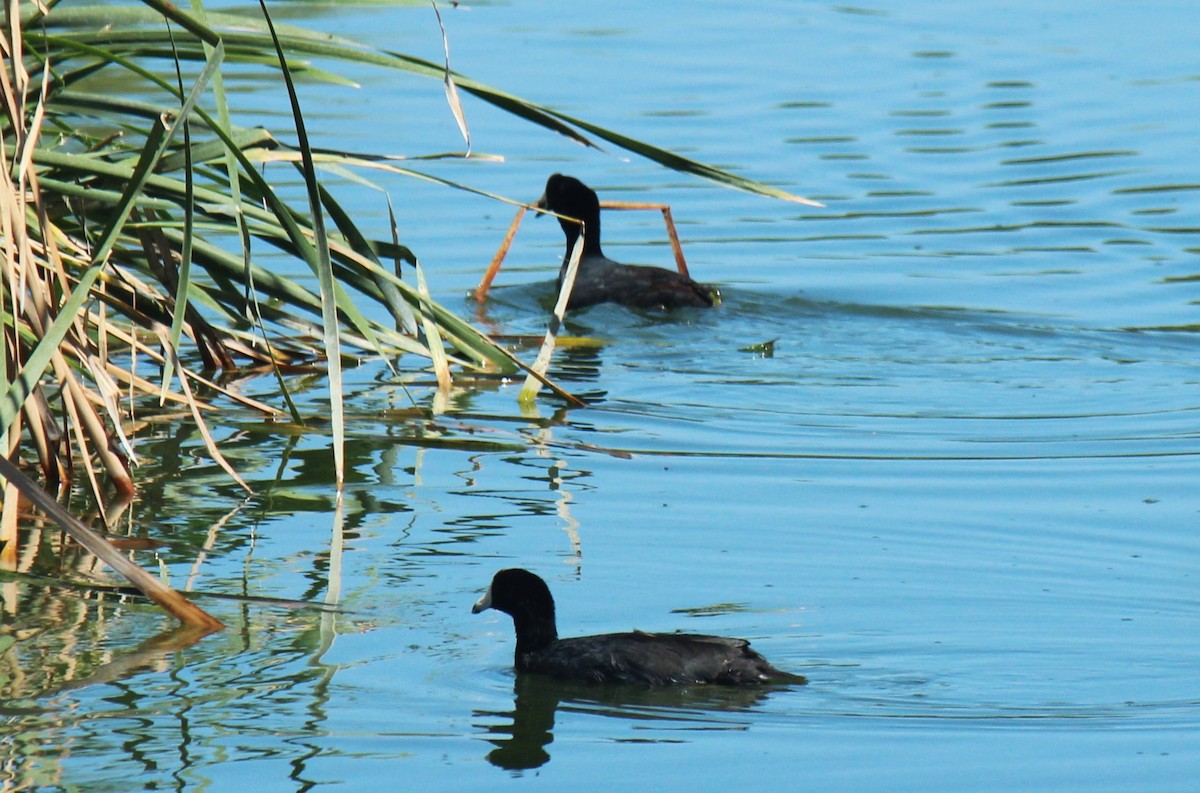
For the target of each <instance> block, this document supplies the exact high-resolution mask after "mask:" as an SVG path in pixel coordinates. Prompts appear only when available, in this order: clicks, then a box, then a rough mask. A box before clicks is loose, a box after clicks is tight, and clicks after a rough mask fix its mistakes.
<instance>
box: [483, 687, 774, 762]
mask: <svg viewBox="0 0 1200 793" xmlns="http://www.w3.org/2000/svg"><path fill="white" fill-rule="evenodd" d="M787 690H788V689H786V688H772V687H733V686H669V687H660V688H644V687H641V686H625V685H590V684H587V683H576V682H572V681H563V680H558V679H555V678H552V677H547V676H545V675H540V674H534V673H524V672H523V673H518V674H517V675H516V679H515V681H514V683H513V709H512V710H511V711H487V710H478V711H475V713H474V716H475V718H477V719H478V718H482V719H488V720H492V719H497V720H499V722H498V723H494V724H477V725H476V726H477V727H480V728H482V729H484V730H485V731H486V732H487V740H488V742H489V743H491V744H493V745H494V747H495V748H494V749H492V750H491V751H490V752H488V754H487V760H488V762H489V763H491V764H492V765H494V766H496V767H497V768H503V769H505V770H508V771H526V770H529V769H532V768H539V767H540V766H543V765H545V764H546V763H547V762H549V760H550V751H549V749H548V747H549V746H550V744H551V743H553V742H554V720H555V715H556V713H557V711H559V710H560V709H561V710H562V711H563V712H564V713H580V714H591V715H594V716H608V717H610V718H613V719H624V720H626V721H629V722H636V723H641V724H642V725H645V726H648V725H649V724H650V723H655V724H656V725H657V728H659V729H669V728H670V727H671V726H672V725H675V726H680V727H682V726H683V725H685V724H686V725H688V726H689V727H694V726H695V725H697V724H702V725H704V726H705V727H706V728H707V729H725V730H739V731H740V730H748V729H750V724H751V720H750V718H749V716H748V715H747V714H746V712H747V711H749V710H751V709H753V708H754V707H755V706H756V705H758V704H760V703H762V702H763V701H765V700H766V698H767V697H769V696H772V695H776V694H780V693H782V692H785V691H787ZM640 740H646V741H651V742H652V741H655V740H663V741H664V742H665V741H679V740H682V739H681V738H680V737H679V734H677V733H676V734H673V735H671V736H670V737H669V738H668V737H663V738H661V739H657V738H653V737H647V736H642V737H641V738H640Z"/></svg>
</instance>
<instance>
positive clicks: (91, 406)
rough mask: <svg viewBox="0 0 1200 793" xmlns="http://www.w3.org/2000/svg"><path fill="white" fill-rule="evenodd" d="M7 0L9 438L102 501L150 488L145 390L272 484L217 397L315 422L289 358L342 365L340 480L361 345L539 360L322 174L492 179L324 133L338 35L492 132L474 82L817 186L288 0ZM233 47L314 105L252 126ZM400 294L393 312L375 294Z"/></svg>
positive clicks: (413, 353)
mask: <svg viewBox="0 0 1200 793" xmlns="http://www.w3.org/2000/svg"><path fill="white" fill-rule="evenodd" d="M18 10H19V11H20V15H17V12H18ZM5 12H6V17H5V19H4V30H3V51H2V53H0V55H2V57H3V60H4V68H3V82H0V92H2V94H3V96H2V97H0V99H2V100H3V106H4V107H3V112H4V115H5V121H4V128H3V145H2V147H0V267H2V268H3V272H2V273H0V302H2V313H0V321H2V324H3V333H0V345H2V346H3V360H4V367H3V369H2V370H0V377H2V378H3V379H2V380H0V392H2V395H0V433H2V434H0V444H2V446H3V448H2V449H0V454H3V456H4V457H6V458H11V459H13V460H14V461H16V460H18V459H23V461H24V462H25V463H26V464H29V463H32V462H34V461H36V464H37V466H38V468H39V470H40V473H41V478H42V481H43V482H44V484H45V486H46V487H47V488H48V489H49V490H50V491H51V492H54V491H57V490H61V489H63V488H65V487H66V486H68V485H70V484H71V483H72V482H74V481H75V480H77V479H80V478H81V477H80V475H79V474H77V473H76V472H77V471H82V472H83V477H85V478H86V480H87V482H88V483H89V485H90V491H91V493H92V495H93V497H94V498H95V500H96V501H97V503H98V504H100V505H101V506H103V504H104V502H105V501H106V500H116V501H121V500H123V499H127V498H128V497H129V496H130V495H131V494H132V493H133V490H134V482H133V479H132V477H131V475H130V468H131V464H132V462H133V461H135V460H136V453H135V449H134V443H133V442H132V433H133V431H134V430H133V429H132V428H131V425H130V418H131V415H132V411H133V408H134V406H135V405H136V406H137V408H138V410H139V411H141V412H142V413H145V412H146V411H147V410H152V409H156V408H155V406H156V405H157V406H159V407H162V406H169V407H170V409H172V410H176V411H177V410H179V409H181V408H185V409H186V410H187V411H188V413H190V416H191V420H192V421H193V422H194V423H195V425H196V427H197V428H198V429H199V431H200V434H201V436H202V437H203V438H204V442H205V444H206V446H207V448H208V453H209V454H210V455H211V457H212V458H213V459H215V460H216V461H217V462H218V463H220V464H221V466H222V467H223V468H225V470H226V471H227V472H228V474H229V476H231V477H232V478H233V479H235V480H236V481H238V482H239V483H241V484H242V486H243V487H246V489H247V490H249V488H248V486H246V485H245V484H244V483H242V480H241V479H240V477H239V475H238V473H237V471H236V470H235V469H234V468H233V466H231V465H230V464H229V463H227V462H225V460H224V458H223V457H222V455H221V452H220V449H219V448H218V446H217V443H216V442H215V441H214V440H213V437H212V435H211V434H210V433H209V431H208V429H207V425H206V418H205V417H206V415H207V416H209V418H208V419H207V421H212V418H211V417H212V416H214V415H219V414H217V413H215V411H213V410H212V409H211V408H212V405H211V404H210V401H211V400H212V399H213V398H214V397H215V398H226V399H229V400H233V401H236V402H239V403H241V404H243V405H245V406H247V407H249V408H251V409H253V410H257V411H260V412H261V413H263V414H264V415H265V416H268V417H271V418H277V419H280V420H291V421H292V422H294V423H295V424H297V425H303V424H304V420H305V417H304V416H302V415H300V413H299V411H298V410H297V408H296V407H295V406H294V405H293V403H292V400H291V399H290V398H289V394H288V391H287V385H286V380H285V378H284V377H283V375H284V374H285V373H287V372H290V371H296V370H300V369H304V368H311V367H315V366H321V367H326V368H327V374H328V378H329V393H330V416H329V418H330V425H331V427H332V431H333V447H334V459H335V461H336V464H335V467H336V469H337V477H338V481H339V482H340V481H341V480H342V477H343V463H342V459H341V448H342V445H343V432H344V418H343V414H342V409H341V404H340V399H341V396H340V394H341V386H342V383H341V365H342V361H343V358H344V357H347V359H349V356H357V355H372V356H379V357H381V358H382V359H383V360H385V361H388V362H389V363H388V365H389V366H394V367H404V368H413V367H414V366H415V367H419V368H422V369H426V368H430V369H432V370H433V371H434V372H435V373H436V376H437V381H438V383H439V385H440V386H442V387H445V386H447V385H448V384H449V383H450V379H451V377H452V372H453V371H454V370H467V371H471V372H472V373H477V372H495V373H513V372H515V371H517V370H518V369H520V368H524V365H523V364H521V363H520V362H519V361H517V360H516V359H515V358H514V357H513V356H512V355H511V354H510V353H508V352H507V351H506V350H504V349H503V348H501V347H500V346H498V345H497V344H496V343H494V342H493V341H492V340H491V339H489V338H488V337H487V336H486V335H485V334H483V333H482V332H480V331H478V330H476V329H475V328H473V327H472V326H471V325H470V324H469V323H467V322H465V321H463V320H462V319H460V318H459V317H457V316H455V315H454V314H453V313H452V312H450V311H449V310H447V309H446V308H444V307H442V306H440V305H438V304H437V303H436V302H435V301H433V300H431V299H430V297H429V294H428V292H427V291H426V290H425V289H424V282H423V277H422V274H421V271H420V268H419V265H418V261H417V257H416V256H415V255H414V253H413V252H412V251H410V250H409V249H408V248H406V247H405V246H404V245H403V244H401V242H400V241H399V240H397V239H395V238H394V235H393V239H390V240H378V239H370V238H369V237H368V235H366V234H365V233H364V232H363V231H362V230H361V229H359V228H358V226H356V225H355V223H354V221H353V220H352V219H351V218H350V217H349V215H348V214H347V213H346V212H345V211H344V210H343V209H342V208H341V206H339V204H338V202H337V201H336V200H335V199H334V197H333V196H332V195H331V194H330V193H329V192H328V191H327V190H326V189H325V188H324V187H323V186H322V184H321V182H320V181H319V179H318V176H317V174H318V170H319V169H320V168H322V167H336V168H339V169H344V168H346V167H353V166H362V167H364V168H371V169H377V170H378V169H383V170H387V171H391V172H394V173H398V174H403V175H406V176H410V177H412V178H420V179H427V180H433V181H439V182H442V183H443V184H445V185H446V186H447V187H449V188H456V189H466V190H471V189H472V188H470V187H467V186H465V185H462V184H453V183H449V182H444V181H443V180H440V179H436V178H434V177H431V176H428V175H426V174H422V173H420V172H418V171H415V170H412V169H411V168H410V167H408V166H407V165H401V164H400V163H401V162H402V160H401V158H395V157H389V158H384V157H374V156H365V155H358V154H351V153H346V152H336V151H330V150H327V149H321V148H319V147H317V146H314V145H311V144H310V141H309V140H308V139H307V136H306V134H305V129H304V119H303V113H302V107H301V105H300V103H299V101H298V100H297V98H296V93H295V91H294V88H293V85H292V79H293V75H295V74H303V76H304V77H305V79H309V80H334V81H336V80H338V79H339V78H338V77H337V76H336V75H335V74H334V73H332V72H330V71H326V70H324V69H321V68H319V67H318V66H316V65H315V63H314V59H320V60H325V61H331V62H338V61H341V62H353V63H355V64H359V65H367V66H372V67H375V68H383V69H398V70H403V71H406V72H410V73H413V74H416V75H420V76H424V77H431V78H435V79H438V80H442V81H444V83H445V85H446V93H447V98H448V100H449V104H450V109H451V111H453V113H454V115H455V117H456V118H457V119H458V121H459V124H460V128H461V129H462V130H463V133H464V137H466V138H467V140H468V141H469V136H468V135H467V127H466V121H465V117H464V115H463V112H462V107H461V104H460V102H459V100H458V91H459V90H460V89H461V90H462V91H464V92H466V93H469V94H471V95H473V96H475V97H477V98H479V99H482V100H484V101H486V102H489V103H491V104H493V105H495V106H497V107H500V108H502V109H504V110H506V111H508V112H510V113H512V114H513V115H515V116H517V117H519V118H522V119H525V120H526V121H529V122H531V123H534V124H538V125H541V126H543V127H545V128H547V129H550V130H553V131H554V132H557V133H561V134H564V135H567V136H570V137H571V138H573V139H575V140H577V141H579V142H580V143H582V144H584V145H592V143H591V140H590V139H589V137H588V136H594V137H597V138H601V139H604V140H606V141H608V142H609V143H611V144H614V145H617V146H620V147H623V148H626V149H628V150H630V151H632V152H634V153H637V154H639V155H641V156H645V157H648V158H651V159H653V160H656V161H658V162H660V163H662V164H663V165H665V166H666V167H669V168H674V169H676V170H682V171H688V172H692V173H694V174H697V175H699V176H701V177H704V178H708V179H712V180H715V181H719V182H722V183H725V184H728V185H731V186H734V187H737V188H740V189H745V190H751V191H754V192H759V193H763V194H766V195H770V196H773V197H776V198H784V199H790V200H802V199H797V198H795V197H794V196H790V195H788V194H786V193H783V192H781V191H779V190H776V189H774V188H770V187H767V186H765V185H761V184H758V183H754V182H751V181H748V180H745V179H742V178H740V177H737V176H735V175H733V174H729V173H726V172H724V171H721V170H719V169H715V168H712V167H710V166H707V165H704V164H702V163H698V162H695V161H692V160H688V159H686V158H683V157H680V156H678V155H675V154H673V153H671V152H667V151H664V150H662V149H658V148H656V147H653V146H650V145H648V144H644V143H642V142H639V141H636V140H634V139H632V138H628V137H626V136H624V135H621V134H619V133H616V132H612V131H610V130H606V129H604V128H601V127H598V126H595V125H592V124H589V123H587V122H584V121H581V120H579V119H574V118H571V117H569V116H565V115H563V114H561V113H558V112H555V111H553V110H551V109H549V108H545V107H541V106H539V105H536V104H534V103H532V102H528V101H525V100H522V99H520V98H518V97H515V96H513V95H511V94H507V93H505V92H503V91H499V90H497V89H494V88H491V87H489V86H486V85H484V84H482V83H479V82H476V81H474V80H470V79H468V78H465V77H462V76H458V75H453V74H452V73H451V72H450V71H449V63H448V58H447V63H446V64H445V66H442V65H438V64H434V63H430V62H428V61H424V60H421V59H418V58H414V57H411V56H407V55H403V54H399V53H392V52H384V51H378V50H373V49H368V48H365V47H362V46H360V45H357V44H355V43H353V42H349V41H344V40H338V39H333V38H330V37H329V36H327V35H325V34H320V35H318V34H316V33H313V32H311V31H306V30H304V29H301V28H297V27H294V26H286V27H283V26H280V27H276V26H275V25H274V24H273V22H272V20H271V19H270V17H269V16H268V14H267V10H266V7H265V5H263V6H262V15H261V16H260V17H258V18H252V17H250V16H247V15H230V14H212V13H207V12H206V11H205V10H204V9H203V7H202V5H201V4H200V2H199V0H196V2H194V3H193V6H192V10H191V11H190V12H185V11H182V10H180V9H178V8H176V7H174V6H172V5H170V4H168V3H165V2H162V0H142V2H141V3H140V4H130V5H104V6H98V5H97V6H91V5H82V4H72V3H69V2H65V3H59V4H55V3H50V4H46V5H42V4H40V3H37V4H35V3H27V4H24V5H23V6H19V5H18V4H7V5H6V6H5ZM447 51H448V49H447ZM231 66H236V67H237V69H238V70H239V73H245V72H246V71H247V70H252V71H254V72H255V73H260V72H261V73H264V74H268V75H274V76H276V77H277V78H278V80H279V82H280V84H281V85H282V86H283V87H285V88H286V90H287V92H288V96H289V97H290V99H291V106H292V119H293V121H294V128H293V129H288V130H283V131H280V132H275V131H271V130H266V129H261V128H248V127H243V126H239V125H238V124H237V122H236V119H234V118H233V117H232V116H231V112H230V109H229V106H228V104H227V103H226V101H225V91H224V83H223V70H226V69H229V68H230V67H231ZM285 139H286V140H285ZM438 156H442V157H446V156H453V157H467V156H470V155H469V154H468V153H466V152H463V153H457V154H449V155H438ZM297 174H299V182H300V183H301V185H302V188H301V189H300V190H297V189H296V188H295V183H296V181H297ZM287 180H291V188H290V191H289V188H288V187H287ZM475 192H478V191H475ZM493 197H494V198H496V199H497V200H506V199H502V198H500V197H498V196H493ZM511 203H517V202H511ZM399 211H400V212H402V211H403V208H402V207H401V208H399ZM327 222H328V223H329V228H326V223H327ZM267 251H269V252H270V253H271V254H272V255H280V254H282V255H286V256H289V257H293V258H294V259H296V260H297V261H299V262H303V263H304V264H305V265H307V266H308V268H310V269H311V271H312V272H313V273H314V275H315V276H316V280H317V283H318V284H319V291H315V292H314V291H312V290H310V289H308V288H306V287H304V286H303V285H301V284H298V283H296V282H295V281H294V280H291V279H289V278H287V277H284V276H281V275H279V274H278V272H276V270H274V269H272V268H270V267H268V266H264V264H263V263H262V262H263V256H264V253H266V252H267ZM364 301H365V302H367V303H371V304H374V305H375V306H377V307H380V308H382V309H383V310H382V311H379V310H377V309H372V310H366V309H365V308H364ZM381 315H382V316H386V317H388V318H389V321H386V322H385V321H381V320H379V319H375V318H373V317H374V316H381ZM414 361H419V363H417V362H414ZM244 371H260V372H273V373H274V374H275V375H276V377H277V382H278V386H279V391H278V399H277V400H276V401H275V404H267V403H264V402H262V401H257V400H252V399H249V398H247V397H245V396H243V395H240V394H238V393H237V392H236V391H235V390H233V389H227V388H224V387H223V386H222V384H221V381H222V378H223V377H225V376H228V375H229V374H230V373H234V372H244ZM538 376H539V378H541V376H540V375H538ZM541 379H544V378H541ZM560 393H561V391H560ZM202 396H203V397H204V398H203V399H202V398H201V397H202ZM13 470H15V469H13ZM4 473H5V479H6V480H12V479H13V478H15V477H16V476H17V475H16V474H11V473H10V471H9V468H7V467H6V469H5V472H4ZM29 485H30V483H28V482H26V483H24V485H23V486H24V487H26V488H28V487H29ZM5 488H6V489H5V491H4V498H3V511H2V513H3V514H2V518H0V545H3V546H4V547H3V553H4V554H5V555H6V556H7V558H8V559H9V560H11V559H12V558H14V557H13V553H14V548H15V546H16V533H15V527H16V520H17V501H18V499H17V498H16V497H15V495H14V494H15V491H14V490H13V485H12V482H11V481H6V482H5ZM100 514H103V509H101V510H100ZM67 530H68V531H75V530H77V529H72V528H68V529H67ZM73 536H75V535H73ZM76 539H77V540H79V541H80V542H83V540H82V539H80V537H79V536H76ZM85 544H86V543H85ZM8 569H12V568H11V566H10V567H9V568H8Z"/></svg>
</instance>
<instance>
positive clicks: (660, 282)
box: [536, 173, 714, 308]
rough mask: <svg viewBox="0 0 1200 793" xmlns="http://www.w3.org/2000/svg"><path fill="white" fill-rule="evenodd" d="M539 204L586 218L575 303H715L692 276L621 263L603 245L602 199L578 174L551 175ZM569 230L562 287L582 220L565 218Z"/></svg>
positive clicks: (562, 222) (637, 305)
mask: <svg viewBox="0 0 1200 793" xmlns="http://www.w3.org/2000/svg"><path fill="white" fill-rule="evenodd" d="M536 206H537V207H538V208H539V209H549V210H551V211H552V212H557V213H558V214H560V215H565V216H567V217H570V218H576V219H577V220H582V221H583V222H584V232H583V257H582V258H581V259H580V260H579V269H578V271H577V272H576V274H575V287H574V289H573V290H572V291H571V300H570V302H569V303H568V304H567V305H568V307H569V308H583V307H584V306H591V305H595V304H596V303H620V304H622V305H626V306H633V307H635V308H656V307H665V308H677V307H680V306H697V307H706V306H711V305H713V302H714V300H713V295H714V290H713V289H712V288H711V287H708V286H705V285H704V284H698V283H696V282H695V281H693V280H692V279H691V278H688V277H687V276H685V275H681V274H679V273H678V272H675V271H674V270H665V269H663V268H662V267H641V266H636V265H631V264H620V263H618V262H614V261H613V260H612V259H610V258H608V257H607V256H605V255H604V252H603V251H602V250H600V199H598V198H596V192H595V191H594V190H592V189H591V188H590V187H588V186H587V185H585V184H584V183H583V182H581V181H579V180H578V179H576V178H575V177H573V176H563V175H562V174H560V173H556V174H554V175H553V176H551V177H550V178H549V179H548V180H546V192H545V193H543V194H542V197H541V198H540V199H538V202H537V204H536ZM558 222H559V224H560V225H561V226H562V229H563V233H564V234H566V235H567V252H566V255H565V256H564V257H563V265H562V268H561V269H560V270H559V272H558V287H559V288H561V287H562V279H563V274H564V273H565V272H566V268H567V261H568V260H569V259H570V258H571V248H572V247H573V246H574V245H575V240H577V239H578V238H579V231H580V227H579V224H578V223H573V222H571V221H569V220H563V219H562V218H559V221H558Z"/></svg>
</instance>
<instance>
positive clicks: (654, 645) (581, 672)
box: [471, 569, 807, 686]
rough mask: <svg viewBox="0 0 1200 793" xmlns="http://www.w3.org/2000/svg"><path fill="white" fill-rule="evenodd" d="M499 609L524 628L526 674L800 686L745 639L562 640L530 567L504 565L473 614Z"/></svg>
mask: <svg viewBox="0 0 1200 793" xmlns="http://www.w3.org/2000/svg"><path fill="white" fill-rule="evenodd" d="M486 609H497V610H498V611H503V612H504V613H505V614H508V615H510V616H511V617H512V618H513V624H514V625H515V627H516V630H517V651H516V659H515V664H516V667H517V671H520V672H541V673H542V674H547V675H552V676H553V677H560V678H566V679H570V680H580V681H585V682H592V683H634V684H637V685H644V686H663V685H671V684H689V683H720V684H723V685H729V686H754V685H762V684H769V683H779V684H788V683H792V684H801V683H805V682H807V681H806V680H805V678H804V677H802V676H801V675H793V674H790V673H788V672H783V671H781V670H779V669H776V668H775V667H773V666H771V664H769V663H768V662H767V659H765V658H763V657H762V656H761V655H759V654H758V653H756V652H754V651H753V650H751V649H750V643H749V642H747V641H746V640H745V639H726V638H724V637H722V636H703V635H700V634H695V633H642V632H641V631H634V632H632V633H606V634H602V635H599V636H579V637H576V638H572V639H560V638H558V629H557V628H556V627H555V622H554V598H553V597H552V596H551V595H550V588H549V587H547V586H546V582H545V581H543V580H542V579H541V578H539V577H538V576H536V575H534V574H533V573H531V572H529V571H528V570H520V569H511V570H501V571H500V572H498V573H496V575H495V577H494V578H493V579H492V585H491V586H490V587H488V591H487V592H485V593H484V594H483V597H481V598H480V599H479V601H478V602H476V603H475V606H474V607H473V608H472V609H471V613H473V614H478V613H479V612H481V611H484V610H486Z"/></svg>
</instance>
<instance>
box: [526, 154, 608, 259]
mask: <svg viewBox="0 0 1200 793" xmlns="http://www.w3.org/2000/svg"><path fill="white" fill-rule="evenodd" d="M535 206H537V207H538V208H539V209H549V210H550V211H551V212H557V213H558V214H560V215H565V216H566V217H569V218H575V219H576V220H582V221H583V222H584V223H585V224H586V225H587V230H586V231H585V237H586V238H585V240H584V243H585V244H586V246H587V250H588V252H589V253H591V252H595V253H599V251H600V199H599V198H597V197H596V191H595V190H593V189H592V188H590V187H588V186H587V185H585V184H584V183H583V182H581V181H579V180H578V179H576V178H575V177H574V176H563V175H562V174H561V173H556V174H554V175H552V176H551V177H550V178H549V179H547V180H546V192H544V193H542V197H541V198H539V199H538V202H537V204H536V205H535ZM558 223H559V225H560V226H562V230H563V233H564V234H566V235H567V252H568V253H570V247H571V245H573V244H574V243H575V240H576V238H578V237H579V224H578V223H575V222H572V221H570V220H564V219H562V218H559V219H558Z"/></svg>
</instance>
